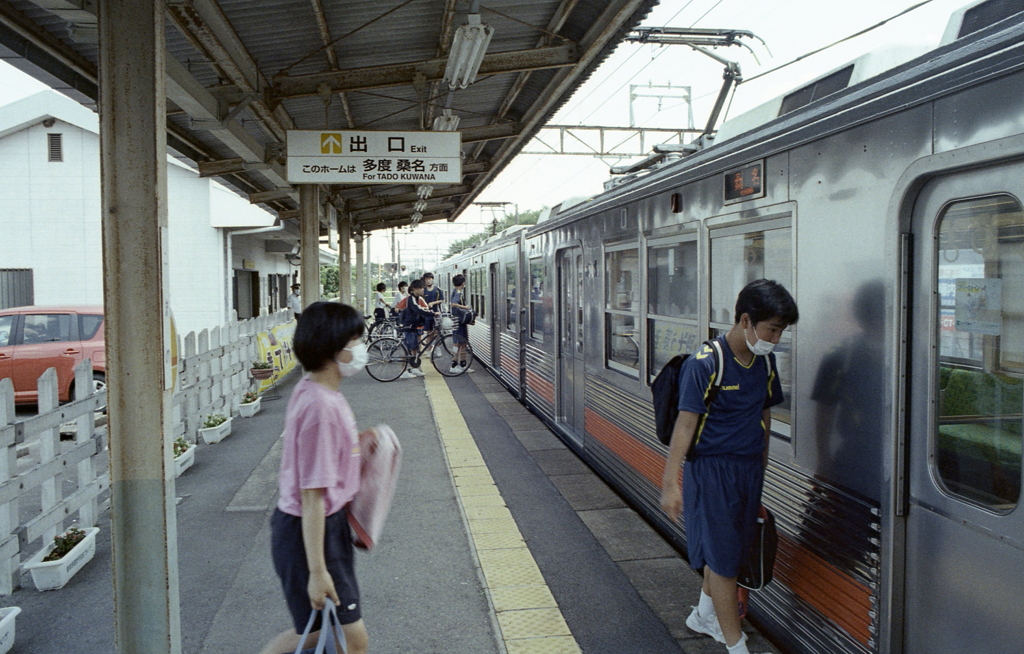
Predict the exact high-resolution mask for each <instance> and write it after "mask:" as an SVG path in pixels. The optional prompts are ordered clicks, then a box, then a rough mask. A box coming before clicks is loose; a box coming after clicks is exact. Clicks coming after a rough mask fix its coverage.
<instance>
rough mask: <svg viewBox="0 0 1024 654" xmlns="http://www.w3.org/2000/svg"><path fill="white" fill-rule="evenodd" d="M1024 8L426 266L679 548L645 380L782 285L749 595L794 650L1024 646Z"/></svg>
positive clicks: (481, 355) (492, 359) (557, 419)
mask: <svg viewBox="0 0 1024 654" xmlns="http://www.w3.org/2000/svg"><path fill="white" fill-rule="evenodd" d="M1022 10H1024V6H1022V3H1021V2H1019V1H1008V0H989V1H988V2H982V3H976V4H974V5H971V6H969V7H967V8H965V9H963V10H961V11H960V12H958V13H957V14H956V15H954V17H953V18H952V20H951V23H950V29H949V30H948V31H947V38H946V39H945V41H946V43H945V44H944V45H941V46H939V47H938V48H937V49H935V50H932V51H930V52H928V53H926V54H925V55H923V56H920V57H918V58H916V59H913V60H911V61H909V62H908V63H904V64H902V65H899V66H897V67H895V68H892V69H890V70H886V71H884V72H881V73H880V74H876V75H872V76H870V77H868V78H866V79H864V75H863V74H862V73H860V72H859V71H858V70H857V69H856V67H855V66H853V65H851V67H849V69H847V68H844V69H841V70H839V71H836V73H833V74H831V75H828V76H825V77H823V78H821V79H819V80H817V81H815V82H813V83H811V84H809V85H808V86H805V87H803V88H801V89H798V90H796V91H794V92H793V93H790V94H789V95H787V96H785V97H784V98H781V99H780V100H779V101H778V102H776V103H775V104H772V103H769V105H771V107H774V108H775V110H776V114H775V117H774V118H772V119H771V120H768V121H766V122H763V123H762V124H756V123H757V121H756V120H751V119H750V117H749V116H748V117H746V118H744V119H740V120H739V121H738V122H739V124H741V125H743V124H744V121H746V124H747V125H749V128H744V129H743V131H742V132H739V133H736V128H734V127H730V125H729V124H726V125H724V126H723V129H722V130H721V132H720V138H719V139H718V140H717V141H716V142H715V143H714V144H713V145H709V146H708V147H704V148H701V149H699V150H698V151H696V152H695V153H693V154H691V155H689V156H686V157H683V158H681V159H679V160H676V161H672V162H668V163H665V164H664V165H661V166H658V167H655V168H651V169H649V170H647V171H645V173H644V174H640V175H637V176H634V177H632V178H630V179H627V180H625V181H624V182H623V183H621V184H619V185H616V186H614V187H613V188H610V189H608V190H606V191H605V192H604V193H602V194H601V195H598V196H596V197H594V198H591V199H590V200H588V201H585V202H581V203H578V204H576V205H573V206H563V207H557V208H556V210H554V211H552V213H551V215H550V216H549V217H548V218H547V219H546V220H543V221H542V222H539V223H538V224H537V225H535V226H530V227H525V228H519V229H516V230H514V231H511V232H509V233H504V234H501V235H498V236H495V237H492V238H491V239H490V240H489V241H487V242H485V243H483V244H481V245H478V246H476V247H474V248H472V249H469V250H467V251H465V252H463V253H461V254H459V255H457V256H455V257H452V258H450V259H448V260H447V261H445V262H443V263H442V264H441V267H440V269H439V272H440V277H441V283H442V284H443V285H447V286H449V288H450V279H451V277H452V275H454V274H456V273H465V274H466V275H467V278H468V284H467V294H468V297H469V300H470V302H471V304H472V305H473V306H474V308H475V309H476V312H477V315H478V319H477V321H476V325H475V326H473V327H471V328H470V338H471V343H472V346H473V348H474V352H475V354H476V356H477V358H478V359H479V360H480V361H481V362H482V363H483V364H484V365H486V366H487V367H488V368H489V369H490V370H491V371H492V372H493V374H495V375H496V376H497V377H498V378H499V379H500V380H501V381H502V382H503V383H504V384H505V385H506V386H507V387H508V389H509V391H510V392H511V393H513V394H515V395H516V396H517V397H518V398H520V400H521V401H522V402H523V403H525V404H526V405H527V406H528V407H529V408H530V409H532V410H533V411H534V412H535V413H536V414H538V415H539V416H541V417H542V418H543V419H544V420H545V421H546V423H547V424H548V425H550V426H551V428H552V429H553V430H554V431H555V432H557V434H558V435H559V436H560V437H561V438H562V439H563V440H564V441H565V442H566V443H567V444H568V445H569V446H570V447H571V448H572V449H573V450H574V451H575V452H576V453H578V455H579V456H580V457H581V458H583V459H584V460H585V461H586V462H587V463H588V464H589V465H590V466H592V467H593V468H594V469H595V470H596V471H598V472H599V473H600V474H601V475H602V476H603V477H604V478H605V479H606V480H607V481H608V482H609V483H611V484H612V485H613V486H614V487H615V488H616V489H617V490H618V491H619V492H620V493H621V494H622V495H623V496H624V497H626V498H627V499H628V500H629V501H630V502H631V503H632V504H633V506H634V507H635V508H636V509H637V510H638V511H640V512H641V513H642V514H643V515H644V516H645V517H646V518H647V519H648V520H649V521H650V522H651V523H652V524H653V525H655V526H656V527H657V528H658V529H659V530H660V531H661V532H662V533H663V534H664V535H665V536H666V538H667V539H669V540H670V542H672V543H673V544H674V545H675V546H677V547H678V548H679V549H680V550H681V551H683V552H685V547H686V534H685V532H684V531H683V529H682V528H681V527H680V526H677V525H674V524H672V523H670V522H668V521H667V520H666V519H665V516H664V515H663V514H662V512H661V510H660V508H659V501H658V500H659V494H660V479H661V473H662V468H663V465H664V460H665V454H666V448H665V447H663V446H662V445H661V444H660V443H659V442H658V441H657V439H656V437H655V431H654V418H653V412H652V409H651V394H650V382H651V381H652V380H653V378H654V376H655V375H656V374H657V372H658V370H659V369H660V367H661V366H663V365H664V364H665V363H666V362H667V361H668V360H669V359H670V358H671V357H672V356H673V355H675V354H677V353H680V352H687V351H692V350H693V349H694V348H695V347H696V346H697V345H698V344H699V343H700V342H701V341H703V340H705V339H707V338H709V337H713V336H715V335H717V334H720V333H722V332H723V331H725V330H728V329H729V327H730V326H731V324H732V320H733V316H732V311H733V304H734V301H735V298H736V295H737V293H738V291H739V290H740V288H742V286H743V285H744V284H746V283H747V282H749V281H751V280H753V279H757V278H761V277H767V278H771V279H775V280H778V281H779V282H781V283H783V284H784V285H785V286H786V287H787V288H789V289H790V290H791V291H792V292H793V294H794V296H795V297H796V299H797V301H798V303H799V306H800V313H801V319H800V322H799V324H798V325H796V326H795V327H794V328H792V329H790V330H788V331H787V333H786V335H785V337H784V339H783V342H782V343H781V344H780V346H779V347H778V348H777V350H776V351H777V352H778V353H779V354H778V363H779V369H780V375H781V377H782V380H783V384H784V387H785V392H786V396H787V398H788V400H787V403H786V404H784V405H782V406H779V407H777V408H776V409H775V410H774V414H773V430H774V434H773V438H772V442H771V464H770V466H769V469H768V473H767V478H766V482H765V494H764V502H765V504H766V505H767V506H768V507H769V508H770V509H772V511H773V512H774V513H775V515H776V516H777V522H778V525H779V529H780V535H781V542H780V548H779V555H778V561H777V564H776V574H775V581H774V582H773V583H772V584H771V585H770V586H769V587H768V588H767V589H765V590H764V591H761V592H757V593H752V594H751V615H752V619H753V620H755V621H756V622H757V623H758V625H759V627H761V628H762V629H763V630H764V631H765V633H767V634H768V635H769V636H770V637H771V638H772V639H773V640H774V641H775V642H776V643H777V644H778V645H779V646H780V648H782V649H783V650H784V651H786V652H801V653H807V654H820V653H823V652H830V653H831V652H835V653H844V654H863V653H868V652H879V653H884V654H899V653H902V654H924V653H932V654H934V653H936V652H942V653H944V654H949V653H959V652H972V653H973V652H984V653H986V654H996V653H1007V654H1009V653H1011V652H1012V653H1017V652H1021V651H1024V626H1022V622H1024V621H1022V619H1021V618H1020V611H1019V608H1018V607H1019V606H1020V603H1021V598H1022V596H1024V511H1021V510H1019V507H1018V504H1019V502H1020V499H1021V497H1020V495H1021V493H1020V490H1021V458H1022V454H1021V452H1022V440H1024V429H1022V424H1024V104H1022V100H1024V13H1016V12H1020V11H1022ZM858 80H861V81H858ZM771 107H769V108H771ZM755 117H756V116H755ZM730 130H731V131H732V132H733V133H732V134H731V135H730V134H729V132H730Z"/></svg>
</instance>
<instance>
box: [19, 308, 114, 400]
mask: <svg viewBox="0 0 1024 654" xmlns="http://www.w3.org/2000/svg"><path fill="white" fill-rule="evenodd" d="M83 359H91V360H92V371H93V372H92V379H93V386H94V387H95V388H97V389H102V388H105V386H106V350H105V348H104V341H103V307H15V308H13V309H3V310H0V379H4V378H7V377H9V378H10V379H11V381H12V382H13V383H14V402H15V403H16V404H35V403H36V401H37V399H38V398H37V395H38V393H37V391H36V383H37V381H38V379H39V376H40V375H42V374H43V373H44V372H46V369H47V368H56V369H57V392H58V393H59V396H60V400H61V401H62V402H66V401H68V400H70V399H71V398H72V395H73V393H74V382H75V366H77V365H78V364H79V362H81V361H82V360H83Z"/></svg>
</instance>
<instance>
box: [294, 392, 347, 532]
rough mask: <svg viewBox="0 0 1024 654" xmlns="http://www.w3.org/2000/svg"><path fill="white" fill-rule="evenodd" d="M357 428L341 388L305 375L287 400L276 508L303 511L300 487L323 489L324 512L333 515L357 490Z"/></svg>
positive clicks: (299, 514) (297, 513) (304, 488)
mask: <svg viewBox="0 0 1024 654" xmlns="http://www.w3.org/2000/svg"><path fill="white" fill-rule="evenodd" d="M360 463H361V457H360V451H359V430H358V428H357V427H356V418H355V415H353V413H352V408H351V407H350V406H349V405H348V402H347V401H346V400H345V396H343V395H342V394H341V392H340V391H335V390H331V389H329V388H327V387H325V386H323V385H321V384H318V383H316V382H315V381H313V380H312V379H310V378H309V376H308V375H307V376H306V377H303V378H302V379H301V380H300V381H299V383H298V384H296V385H295V390H294V391H293V392H292V396H291V399H290V400H289V401H288V411H287V414H286V417H285V422H284V443H283V449H282V452H281V469H280V475H279V477H278V488H279V490H280V499H279V500H278V502H277V508H278V509H280V510H281V512H282V513H287V514H289V515H294V516H301V515H302V491H303V490H306V489H312V488H323V489H324V515H328V516H329V515H333V514H335V513H337V512H338V511H340V510H341V509H342V508H344V507H345V505H346V504H348V503H349V502H350V501H351V500H352V498H353V497H354V496H355V494H356V493H357V492H358V491H359V467H360Z"/></svg>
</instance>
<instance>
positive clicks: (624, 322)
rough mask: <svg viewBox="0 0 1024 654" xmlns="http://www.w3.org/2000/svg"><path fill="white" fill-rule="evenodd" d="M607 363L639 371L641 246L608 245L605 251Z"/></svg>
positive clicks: (622, 368) (621, 370) (633, 371)
mask: <svg viewBox="0 0 1024 654" xmlns="http://www.w3.org/2000/svg"><path fill="white" fill-rule="evenodd" d="M604 274H605V278H604V294H605V297H604V301H605V340H604V345H605V348H604V352H605V365H606V366H607V367H608V368H611V369H612V370H618V371H619V372H624V373H626V374H629V375H634V376H636V375H639V374H640V333H639V330H638V329H637V316H638V314H639V312H640V250H639V249H638V248H637V247H636V245H628V246H617V247H614V248H607V249H606V250H605V255H604Z"/></svg>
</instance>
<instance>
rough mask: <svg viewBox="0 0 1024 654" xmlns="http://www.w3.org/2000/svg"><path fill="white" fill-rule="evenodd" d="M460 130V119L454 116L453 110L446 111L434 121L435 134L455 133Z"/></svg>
mask: <svg viewBox="0 0 1024 654" xmlns="http://www.w3.org/2000/svg"><path fill="white" fill-rule="evenodd" d="M458 129H459V117H458V116H453V115H452V110H451V109H445V110H444V113H443V114H441V115H440V116H438V117H437V118H435V119H434V131H435V132H455V131H457V130H458Z"/></svg>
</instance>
